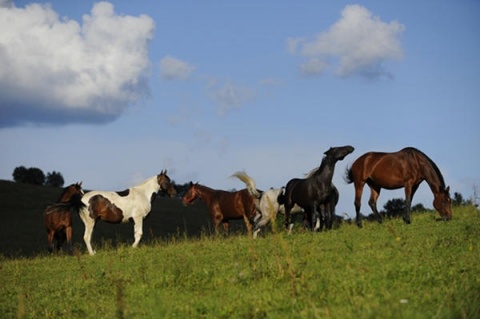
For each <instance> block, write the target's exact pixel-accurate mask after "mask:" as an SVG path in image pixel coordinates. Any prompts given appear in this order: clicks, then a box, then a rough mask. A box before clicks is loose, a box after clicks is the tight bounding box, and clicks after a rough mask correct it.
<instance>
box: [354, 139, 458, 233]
mask: <svg viewBox="0 0 480 319" xmlns="http://www.w3.org/2000/svg"><path fill="white" fill-rule="evenodd" d="M345 180H346V181H347V182H348V183H353V184H354V186H355V211H356V214H357V225H358V227H362V221H361V217H360V206H361V199H362V191H363V187H364V186H365V183H366V184H367V185H368V186H369V187H370V191H371V194H370V200H369V201H368V204H369V206H370V208H371V209H372V211H373V213H374V214H375V216H376V218H377V220H378V221H379V222H382V217H381V216H380V214H379V213H378V210H377V199H378V196H379V195H380V190H381V189H382V188H385V189H398V188H405V201H406V204H407V205H406V206H407V209H406V210H405V212H404V215H403V220H404V221H405V223H406V224H410V207H411V204H412V198H413V196H414V195H415V192H416V191H417V189H418V186H419V185H420V183H422V182H423V181H426V182H427V184H428V186H430V189H431V191H432V193H433V196H434V200H433V207H435V209H436V210H437V211H438V212H439V213H440V216H441V217H442V218H443V219H444V220H450V219H451V218H452V207H451V199H450V187H445V182H444V180H443V176H442V173H440V170H439V169H438V167H437V165H436V164H435V163H434V162H433V161H432V160H431V159H430V158H429V157H428V156H427V155H425V154H424V153H423V152H421V151H419V150H418V149H416V148H413V147H407V148H404V149H402V150H400V151H398V152H395V153H379V152H368V153H365V154H363V155H362V156H360V157H359V158H358V159H357V160H355V162H353V164H352V166H351V167H350V168H347V172H346V178H345Z"/></svg>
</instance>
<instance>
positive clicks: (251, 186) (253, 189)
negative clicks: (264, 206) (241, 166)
mask: <svg viewBox="0 0 480 319" xmlns="http://www.w3.org/2000/svg"><path fill="white" fill-rule="evenodd" d="M230 177H236V178H238V179H239V180H241V181H242V182H244V183H245V186H246V187H247V189H248V192H249V193H250V194H251V195H252V196H254V197H255V198H257V199H258V198H260V197H261V196H262V194H261V193H260V192H259V191H258V190H257V185H256V184H255V181H254V180H253V178H251V177H250V176H248V175H247V173H245V172H236V173H235V174H233V175H232V176H230Z"/></svg>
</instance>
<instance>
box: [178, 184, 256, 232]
mask: <svg viewBox="0 0 480 319" xmlns="http://www.w3.org/2000/svg"><path fill="white" fill-rule="evenodd" d="M196 199H201V200H203V201H204V202H205V204H206V205H207V207H208V210H209V212H210V216H211V217H212V222H213V227H214V229H215V233H217V234H218V226H219V225H220V223H222V225H223V230H224V231H225V233H228V226H229V224H228V222H229V220H235V219H244V220H245V224H246V226H247V230H248V232H249V233H250V231H251V227H252V218H253V217H254V216H255V213H256V205H255V197H253V196H252V195H251V194H250V193H249V191H248V190H247V189H242V190H240V191H237V192H227V191H224V190H218V189H213V188H210V187H207V186H204V185H201V184H198V183H195V184H194V183H192V182H190V187H189V188H188V190H187V192H186V193H185V195H183V197H182V201H183V203H184V204H193V202H194V201H195V200H196Z"/></svg>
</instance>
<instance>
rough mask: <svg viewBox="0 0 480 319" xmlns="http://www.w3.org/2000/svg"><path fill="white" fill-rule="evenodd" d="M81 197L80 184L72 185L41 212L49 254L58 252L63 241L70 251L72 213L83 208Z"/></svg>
mask: <svg viewBox="0 0 480 319" xmlns="http://www.w3.org/2000/svg"><path fill="white" fill-rule="evenodd" d="M82 196H83V190H82V183H81V182H80V183H75V184H72V185H70V186H68V187H65V188H64V189H63V191H62V194H61V195H60V197H59V199H58V200H57V202H56V203H54V204H51V205H49V206H47V208H46V209H45V211H44V212H43V221H44V223H45V228H46V230H47V240H48V250H49V251H50V252H53V251H54V250H55V249H56V250H57V251H58V250H60V248H62V245H63V243H64V242H65V240H66V241H67V245H68V247H69V250H70V251H72V212H74V211H76V212H78V210H79V209H80V208H81V207H82V206H83V203H82V201H81V198H82ZM55 242H56V245H55Z"/></svg>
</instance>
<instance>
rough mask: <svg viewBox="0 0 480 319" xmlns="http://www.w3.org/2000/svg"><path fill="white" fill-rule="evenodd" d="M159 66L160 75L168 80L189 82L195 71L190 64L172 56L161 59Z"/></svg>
mask: <svg viewBox="0 0 480 319" xmlns="http://www.w3.org/2000/svg"><path fill="white" fill-rule="evenodd" d="M159 66H160V75H161V76H162V78H164V79H166V80H187V79H188V78H190V75H191V74H192V72H193V71H194V70H195V68H194V67H193V66H191V65H190V64H188V63H186V62H184V61H182V60H179V59H177V58H174V57H171V56H166V57H164V58H163V59H161V60H160V62H159Z"/></svg>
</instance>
